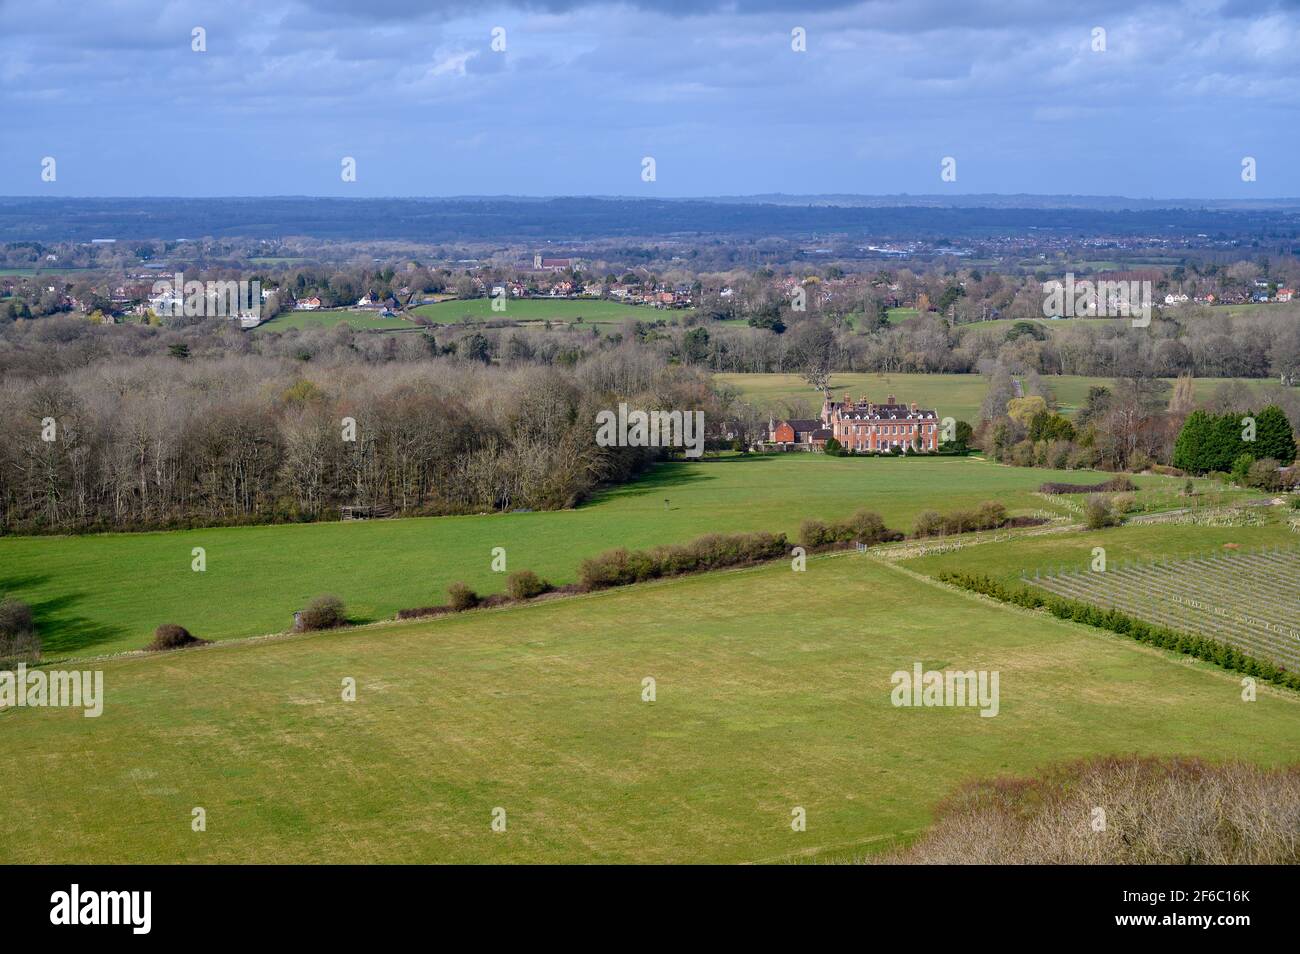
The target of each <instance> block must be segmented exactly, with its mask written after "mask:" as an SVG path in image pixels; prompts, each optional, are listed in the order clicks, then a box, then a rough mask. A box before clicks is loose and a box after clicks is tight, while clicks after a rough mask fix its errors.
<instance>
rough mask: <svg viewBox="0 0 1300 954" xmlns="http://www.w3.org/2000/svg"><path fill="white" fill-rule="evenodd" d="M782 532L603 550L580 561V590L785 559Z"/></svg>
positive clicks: (717, 535) (786, 548)
mask: <svg viewBox="0 0 1300 954" xmlns="http://www.w3.org/2000/svg"><path fill="white" fill-rule="evenodd" d="M789 547H790V544H789V541H788V540H787V539H786V537H785V534H784V533H733V534H720V533H711V534H708V535H707V536H703V537H698V538H697V539H695V540H692V541H691V542H690V543H683V544H680V545H675V546H662V547H655V548H653V549H651V550H626V549H623V548H619V549H617V550H607V551H606V552H604V553H602V554H600V555H599V556H595V557H591V558H589V559H586V560H583V561H582V566H581V568H580V569H579V571H578V580H579V585H580V586H581V587H582V589H584V590H600V589H606V588H608V587H611V586H626V585H628V584H629V583H640V582H643V581H645V580H654V579H658V578H660V577H667V576H680V575H682V574H684V573H697V572H700V571H703V570H717V569H722V568H724V567H733V566H745V565H748V564H752V563H762V562H764V561H766V560H775V559H777V558H778V557H782V556H785V555H786V553H787V552H788V551H789Z"/></svg>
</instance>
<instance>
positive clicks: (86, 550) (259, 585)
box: [0, 454, 1181, 659]
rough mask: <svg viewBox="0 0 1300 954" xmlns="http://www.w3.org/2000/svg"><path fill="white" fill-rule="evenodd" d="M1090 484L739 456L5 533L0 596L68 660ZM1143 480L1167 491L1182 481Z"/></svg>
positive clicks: (941, 465) (927, 466)
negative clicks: (568, 480)
mask: <svg viewBox="0 0 1300 954" xmlns="http://www.w3.org/2000/svg"><path fill="white" fill-rule="evenodd" d="M1094 477H1095V478H1096V479H1101V477H1100V476H1099V475H1093V474H1086V473H1081V472H1079V471H1072V472H1068V473H1065V472H1059V471H1050V470H1035V469H1026V468H1014V467H1004V466H1001V465H998V464H993V463H988V462H985V461H980V460H976V459H973V458H938V459H931V460H923V459H888V458H883V459H881V458H877V459H872V458H864V459H856V460H855V459H846V458H833V457H825V456H823V455H808V454H791V455H773V456H763V457H757V456H755V457H739V456H727V457H720V458H712V459H705V460H702V461H699V462H679V463H668V464H664V465H661V466H660V467H658V468H657V469H656V470H655V471H654V472H653V473H652V474H650V475H648V476H646V477H644V478H642V479H641V480H639V481H637V482H635V483H632V484H629V485H626V486H623V487H620V488H616V489H614V490H611V491H609V492H607V493H604V494H602V495H600V496H599V497H598V498H597V499H595V500H593V501H592V502H591V503H589V504H587V505H585V506H582V507H579V508H578V509H575V510H570V511H561V512H546V513H540V512H539V513H511V514H492V515H483V516H465V517H429V518H410V519H401V520H379V521H351V522H346V523H342V522H335V523H319V524H295V525H284V526H267V527H238V528H224V529H205V530H185V531H172V532H165V533H136V534H97V535H89V536H77V537H8V538H4V537H0V592H8V593H10V594H11V595H13V596H14V597H16V598H18V599H21V600H24V601H26V602H28V603H30V604H32V606H33V608H34V610H35V612H36V616H37V622H38V623H39V625H40V628H41V632H42V637H43V640H44V644H45V652H46V655H47V657H48V658H51V659H58V658H61V657H67V656H85V655H90V654H102V653H111V652H120V651H124V650H132V649H138V648H140V647H142V646H143V645H144V644H145V643H147V642H148V640H149V636H150V634H151V633H152V632H153V629H154V627H156V626H157V625H159V624H160V623H165V622H172V623H179V624H181V625H182V626H185V627H186V628H188V629H189V630H190V631H191V632H193V633H195V634H196V635H199V636H202V637H204V638H208V639H224V638H229V637H234V636H250V635H258V634H262V633H268V632H279V631H282V630H284V629H287V628H288V627H289V626H290V624H291V622H292V614H293V612H294V610H297V609H300V608H301V607H302V605H303V604H304V603H305V602H306V601H307V600H308V599H310V598H311V597H312V596H315V595H317V594H320V593H325V592H332V593H336V594H337V595H339V596H340V597H342V598H343V599H344V600H345V601H346V602H347V604H348V606H349V609H350V611H351V612H352V614H353V616H354V618H356V619H358V620H360V621H369V620H375V619H379V618H382V617H385V616H390V615H392V614H393V613H394V612H396V611H397V610H399V609H402V608H406V607H412V606H427V605H430V604H435V603H441V602H443V601H444V600H445V597H446V588H447V585H448V584H450V583H451V582H453V581H455V580H464V581H465V582H467V583H468V584H469V585H470V586H472V587H474V588H476V589H478V590H479V591H480V592H482V593H489V592H500V591H502V590H504V587H505V581H504V578H503V577H504V574H501V573H494V572H492V570H491V565H490V564H491V551H492V548H493V547H504V548H506V553H507V569H508V570H511V571H513V570H518V569H525V568H527V569H531V570H534V571H536V572H537V573H540V574H542V575H543V576H545V577H547V578H549V579H550V580H552V581H553V582H556V583H565V582H570V581H572V580H573V579H574V578H575V573H576V570H577V567H578V565H579V563H580V562H581V560H582V559H583V558H584V557H587V556H591V555H594V554H596V553H599V552H601V551H603V550H606V549H609V548H612V547H618V546H626V547H629V548H639V547H648V546H653V545H656V544H661V543H673V542H683V541H685V540H689V539H693V538H694V537H697V536H699V535H701V534H703V533H709V532H738V531H753V530H768V531H773V532H785V533H787V534H789V535H790V536H791V537H792V538H793V537H794V536H795V535H796V534H797V532H798V529H799V525H800V523H801V522H802V521H803V520H804V519H805V518H810V517H811V518H817V519H825V520H832V519H841V518H843V517H846V516H848V515H849V514H851V513H852V512H853V511H854V510H857V509H859V508H867V509H870V510H875V511H877V512H878V513H880V514H881V515H882V516H883V517H884V518H885V521H886V522H887V523H888V524H889V525H890V526H892V527H895V528H897V529H901V530H910V529H911V527H912V524H913V523H914V521H915V518H916V516H917V514H919V513H920V512H921V511H923V510H928V509H940V510H951V509H955V508H958V507H972V506H976V505H978V504H979V503H981V502H983V501H985V500H990V499H993V500H998V501H1001V502H1002V503H1003V504H1005V505H1006V506H1007V507H1009V508H1011V509H1013V510H1016V509H1020V510H1024V511H1032V510H1039V509H1044V508H1045V503H1044V501H1042V500H1041V499H1040V498H1038V497H1035V496H1034V495H1033V491H1034V490H1036V489H1037V487H1038V486H1039V485H1040V484H1041V483H1042V482H1043V481H1048V480H1072V481H1080V480H1088V479H1093V478H1094ZM1138 482H1139V484H1140V485H1142V486H1149V487H1159V488H1166V487H1167V486H1168V485H1169V483H1170V478H1163V477H1144V478H1139V479H1138ZM1179 486H1181V483H1180V484H1179ZM665 501H667V503H665ZM194 547H202V548H204V550H205V551H206V560H207V569H206V570H205V571H204V572H202V573H196V572H194V571H193V570H192V569H191V561H192V556H191V552H192V549H193V548H194Z"/></svg>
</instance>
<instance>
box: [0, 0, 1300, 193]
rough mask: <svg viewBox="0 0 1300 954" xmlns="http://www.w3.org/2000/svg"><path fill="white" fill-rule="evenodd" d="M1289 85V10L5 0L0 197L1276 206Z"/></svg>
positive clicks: (1290, 144)
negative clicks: (1248, 162)
mask: <svg viewBox="0 0 1300 954" xmlns="http://www.w3.org/2000/svg"><path fill="white" fill-rule="evenodd" d="M1067 6H1083V7H1086V11H1083V12H1065V11H1064V10H1063V9H1061V8H1064V7H1067ZM195 28H202V29H203V30H204V31H206V46H207V50H206V52H195V51H194V50H193V49H192V46H193V45H194V42H195V41H194V40H193V39H192V37H193V32H194V30H195ZM495 28H501V29H503V30H504V46H505V49H504V51H494V50H493V48H492V44H493V31H494V29H495ZM796 28H802V30H803V31H804V32H805V34H806V51H805V52H797V51H795V50H794V49H792V31H794V30H795V29H796ZM1096 28H1101V29H1102V30H1104V31H1105V32H1104V45H1105V49H1104V51H1099V50H1094V46H1095V45H1098V42H1097V39H1095V37H1096V36H1098V35H1097V34H1096V33H1095V30H1096ZM498 36H500V34H498ZM1298 80H1300V4H1298V3H1296V2H1293V0H1101V2H1093V3H1085V4H1065V3H1062V2H1059V0H996V2H989V0H946V2H939V0H869V2H865V3H847V2H837V0H811V2H810V0H803V2H798V3H796V2H788V0H730V2H709V0H699V2H691V0H662V2H655V0H642V2H634V3H618V4H609V3H603V2H595V3H589V2H585V0H535V2H507V3H492V2H489V3H482V2H470V0H451V2H438V0H433V2H419V0H362V2H357V0H220V2H197V0H171V2H165V3H161V2H146V0H0V118H2V119H3V127H2V128H3V132H2V133H0V195H40V194H49V195H102V196H114V195H118V196H121V195H126V196H130V195H194V196H209V195H341V196H342V195H352V196H404V195H485V194H515V195H575V194H594V195H633V196H636V195H658V196H700V195H742V194H755V193H767V192H785V193H830V192H854V193H871V194H878V193H899V192H911V193H942V192H961V193H979V192H1001V193H1016V192H1029V193H1075V194H1105V195H1127V196H1137V197H1201V198H1211V197H1225V198H1227V197H1239V196H1253V197H1269V196H1300V162H1297V161H1296V156H1297V154H1298V153H1300V150H1298V149H1297V146H1300V122H1297V117H1298V116H1300V113H1298V112H1297V106H1298V105H1300V102H1298V100H1300V82H1298ZM646 156H650V157H653V158H654V160H655V174H656V177H655V181H653V182H645V181H642V160H643V157H646ZM946 156H947V157H952V158H954V159H955V160H956V181H953V182H944V181H942V180H941V176H940V173H941V163H942V160H943V158H944V157H946ZM1248 156H1249V157H1252V158H1254V160H1255V163H1256V170H1257V180H1256V181H1254V182H1243V181H1242V175H1241V171H1242V160H1243V158H1244V157H1248ZM45 157H53V158H54V159H55V162H56V166H55V170H56V176H57V178H56V179H55V181H53V182H47V181H42V175H41V173H42V160H43V159H44V158H45ZM343 157H353V158H354V159H355V160H356V181H355V182H344V181H343V180H342V177H341V171H342V160H343Z"/></svg>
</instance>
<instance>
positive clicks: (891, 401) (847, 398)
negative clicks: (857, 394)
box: [844, 393, 920, 414]
mask: <svg viewBox="0 0 1300 954" xmlns="http://www.w3.org/2000/svg"><path fill="white" fill-rule="evenodd" d="M885 403H886V404H897V403H898V402H897V400H896V399H895V398H894V395H892V394H891V395H889V397H887V398H886V399H885ZM844 404H845V406H856V405H854V404H853V398H852V397H851V396H850V395H848V394H847V393H846V394H845V395H844ZM858 404H859V405H861V404H865V405H866V406H867V413H868V414H870V413H871V412H872V411H874V410H875V409H876V405H875V404H873V403H872V402H871V401H868V400H867V396H866V395H865V394H864V395H863V396H862V400H861V401H859V402H858ZM908 406H909V407H910V408H911V409H912V412H913V413H915V412H916V411H918V410H919V409H920V406H919V405H918V404H917V403H916V402H915V401H913V402H912V403H911V404H910V405H908Z"/></svg>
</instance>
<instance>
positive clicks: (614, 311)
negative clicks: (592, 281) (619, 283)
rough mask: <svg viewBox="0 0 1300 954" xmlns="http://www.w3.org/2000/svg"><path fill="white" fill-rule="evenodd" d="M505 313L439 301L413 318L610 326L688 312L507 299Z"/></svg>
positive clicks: (588, 301) (485, 305)
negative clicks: (622, 322) (551, 322)
mask: <svg viewBox="0 0 1300 954" xmlns="http://www.w3.org/2000/svg"><path fill="white" fill-rule="evenodd" d="M505 306H506V307H505V310H504V311H493V310H492V302H491V300H490V299H487V298H470V299H467V300H464V301H462V300H459V299H457V300H453V301H441V302H438V303H437V304H434V305H421V306H419V307H418V308H416V309H414V312H415V314H417V315H423V316H424V317H425V318H429V319H430V320H432V321H437V322H440V323H443V324H453V323H455V322H458V321H460V320H461V319H462V318H464V317H465V316H468V317H469V319H470V320H471V321H492V320H501V319H505V320H509V321H563V322H571V321H576V320H577V319H579V318H581V319H582V321H583V323H585V324H610V323H617V322H620V321H624V320H626V319H628V318H633V319H635V320H637V321H659V320H664V321H680V320H681V319H682V318H684V317H685V316H687V315H689V314H692V313H693V312H692V311H691V310H690V309H661V308H652V307H650V306H649V305H625V304H623V303H622V302H617V301H606V300H604V299H600V298H579V299H573V300H570V299H565V298H522V299H521V298H507V299H506V300H505Z"/></svg>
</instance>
